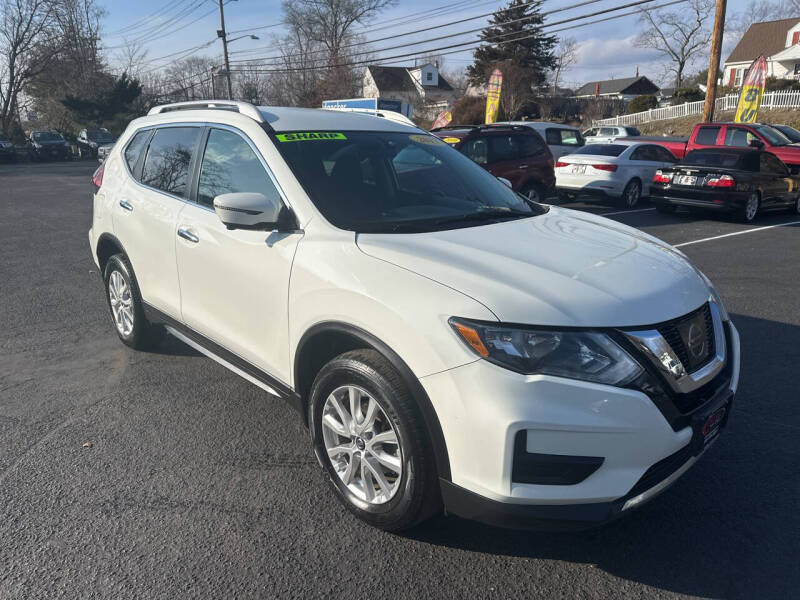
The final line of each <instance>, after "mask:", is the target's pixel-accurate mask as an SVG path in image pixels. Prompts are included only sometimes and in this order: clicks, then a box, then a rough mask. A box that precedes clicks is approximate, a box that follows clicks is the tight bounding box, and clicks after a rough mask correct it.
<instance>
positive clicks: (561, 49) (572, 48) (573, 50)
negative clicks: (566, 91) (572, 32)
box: [553, 37, 578, 96]
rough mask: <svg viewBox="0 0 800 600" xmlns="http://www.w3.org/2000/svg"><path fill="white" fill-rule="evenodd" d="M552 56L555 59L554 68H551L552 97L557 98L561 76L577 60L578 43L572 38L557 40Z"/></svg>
mask: <svg viewBox="0 0 800 600" xmlns="http://www.w3.org/2000/svg"><path fill="white" fill-rule="evenodd" d="M553 55H554V56H555V57H556V66H555V67H554V68H553V96H557V95H558V82H559V81H560V80H561V75H563V74H564V73H565V72H566V71H568V70H569V69H570V67H572V65H574V64H575V63H576V62H577V60H578V41H577V40H576V39H575V38H574V37H564V38H559V40H558V44H556V47H555V49H554V50H553Z"/></svg>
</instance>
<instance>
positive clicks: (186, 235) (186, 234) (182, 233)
mask: <svg viewBox="0 0 800 600" xmlns="http://www.w3.org/2000/svg"><path fill="white" fill-rule="evenodd" d="M178 237H182V238H183V239H185V240H189V241H190V242H192V243H193V244H196V243H197V242H199V241H200V238H199V237H197V236H196V235H195V234H193V233H192V232H191V231H189V230H188V229H185V228H183V227H180V228H179V229H178Z"/></svg>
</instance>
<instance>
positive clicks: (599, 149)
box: [573, 144, 628, 156]
mask: <svg viewBox="0 0 800 600" xmlns="http://www.w3.org/2000/svg"><path fill="white" fill-rule="evenodd" d="M627 148H628V146H623V145H622V144H589V145H588V146H583V147H582V148H581V149H579V150H575V152H573V154H591V155H594V156H619V155H620V154H622V153H623V152H625V150H627Z"/></svg>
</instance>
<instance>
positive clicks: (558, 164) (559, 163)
mask: <svg viewBox="0 0 800 600" xmlns="http://www.w3.org/2000/svg"><path fill="white" fill-rule="evenodd" d="M568 164H569V163H565V162H564V161H563V160H560V161H558V162H557V163H556V169H558V168H560V167H566V166H567V165H568Z"/></svg>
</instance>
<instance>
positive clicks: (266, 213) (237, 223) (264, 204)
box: [214, 192, 283, 231]
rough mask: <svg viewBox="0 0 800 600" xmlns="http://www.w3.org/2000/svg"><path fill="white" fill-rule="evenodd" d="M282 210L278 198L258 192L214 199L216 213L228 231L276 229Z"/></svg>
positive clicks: (221, 196)
mask: <svg viewBox="0 0 800 600" xmlns="http://www.w3.org/2000/svg"><path fill="white" fill-rule="evenodd" d="M282 209H283V205H282V204H281V202H280V200H278V199H277V198H267V197H266V196H265V195H264V194H260V193H256V192H241V193H234V194H220V195H219V196H217V197H216V198H214V212H216V213H217V216H218V217H219V220H220V221H222V222H223V223H224V224H225V226H226V227H227V228H228V229H249V230H253V231H268V230H270V229H275V228H276V227H277V225H278V221H279V219H280V216H281V210H282Z"/></svg>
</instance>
